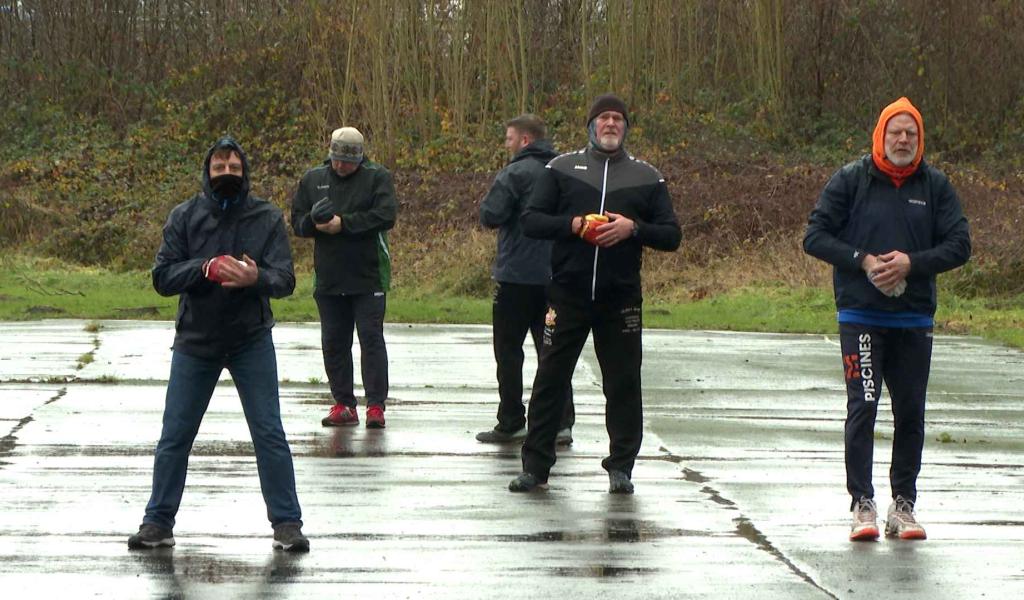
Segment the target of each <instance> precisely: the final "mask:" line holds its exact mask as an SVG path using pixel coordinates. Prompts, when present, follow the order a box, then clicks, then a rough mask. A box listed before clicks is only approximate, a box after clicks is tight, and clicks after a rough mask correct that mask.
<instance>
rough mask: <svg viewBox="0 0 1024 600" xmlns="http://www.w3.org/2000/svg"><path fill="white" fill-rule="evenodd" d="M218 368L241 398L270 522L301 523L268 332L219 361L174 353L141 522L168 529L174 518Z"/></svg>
mask: <svg viewBox="0 0 1024 600" xmlns="http://www.w3.org/2000/svg"><path fill="white" fill-rule="evenodd" d="M224 367H227V369H228V371H229V372H230V373H231V378H232V379H233V380H234V382H235V389H237V390H238V396H239V397H240V398H241V400H242V411H243V412H244V413H245V420H246V423H247V424H248V425H249V434H250V435H251V436H252V443H253V446H254V447H255V450H256V468H257V470H258V471H259V475H260V489H262V490H263V500H264V501H265V502H266V504H267V516H268V518H269V519H270V522H271V524H273V525H277V524H279V523H286V522H299V523H301V522H302V521H301V519H302V510H301V509H300V508H299V499H298V497H297V496H296V494H295V469H294V467H293V466H292V453H291V450H290V449H289V448H288V440H287V439H285V435H284V427H282V425H281V406H280V402H279V398H278V391H277V355H276V353H275V352H274V340H273V337H272V336H271V334H270V332H269V331H268V332H267V333H266V334H265V335H263V336H261V337H259V338H257V339H256V340H255V341H253V342H251V343H249V344H247V345H246V346H245V347H243V348H242V349H241V350H238V351H237V352H233V353H230V354H228V355H227V356H225V357H224V358H222V359H207V358H199V357H196V356H191V355H189V354H184V353H182V352H179V351H177V350H175V351H174V354H173V356H172V357H171V376H170V381H168V383H167V399H166V404H165V406H164V424H163V431H162V432H161V433H160V442H159V443H158V444H157V446H156V459H155V461H154V464H153V495H152V496H151V497H150V499H149V504H147V505H146V516H145V517H143V519H142V522H143V523H152V524H154V525H157V526H160V527H166V528H168V529H170V528H173V527H174V516H175V515H176V514H177V513H178V507H179V506H180V505H181V495H182V492H183V491H184V489H185V472H186V470H187V469H188V455H189V453H190V452H191V451H192V443H193V442H194V441H195V439H196V433H198V432H199V424H200V423H201V422H202V420H203V415H204V414H206V408H207V407H208V406H209V405H210V398H211V397H212V396H213V390H214V388H215V387H216V386H217V379H218V378H220V373H221V371H223V370H224Z"/></svg>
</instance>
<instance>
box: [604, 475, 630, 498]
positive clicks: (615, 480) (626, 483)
mask: <svg viewBox="0 0 1024 600" xmlns="http://www.w3.org/2000/svg"><path fill="white" fill-rule="evenodd" d="M608 493H609V494H632V493H633V482H632V481H630V480H629V475H626V474H625V473H623V472H622V471H608Z"/></svg>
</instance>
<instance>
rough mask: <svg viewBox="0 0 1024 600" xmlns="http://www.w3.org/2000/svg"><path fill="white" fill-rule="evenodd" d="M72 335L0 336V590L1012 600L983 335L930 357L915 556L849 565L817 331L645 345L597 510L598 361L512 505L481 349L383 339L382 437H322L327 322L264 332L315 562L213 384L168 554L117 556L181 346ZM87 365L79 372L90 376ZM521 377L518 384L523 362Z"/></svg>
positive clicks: (131, 328) (483, 342) (1014, 362)
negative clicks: (279, 520) (287, 539)
mask: <svg viewBox="0 0 1024 600" xmlns="http://www.w3.org/2000/svg"><path fill="white" fill-rule="evenodd" d="M82 328H84V323H81V322H74V321H53V322H42V323H38V324H35V326H26V325H25V324H9V325H4V324H0V354H3V356H2V357H0V358H2V360H0V486H2V489H3V490H4V493H3V494H2V495H0V584H2V585H3V589H4V590H5V591H7V590H19V591H25V592H29V593H31V594H32V595H34V596H37V597H53V596H67V595H69V594H68V592H69V591H70V592H74V593H72V594H70V595H81V596H115V597H147V596H148V597H176V598H185V597H187V598H218V597H224V596H227V597H268V598H269V597H274V598H277V597H301V598H310V597H337V596H338V595H339V594H344V595H349V596H354V597H381V598H409V597H415V598H475V597H515V596H518V595H522V591H523V585H524V582H529V584H530V585H531V586H532V587H531V589H533V590H535V593H533V595H535V596H538V597H585V598H588V600H590V599H596V598H620V597H636V594H637V593H638V590H642V594H643V595H642V597H645V598H680V597H721V598H728V597H737V596H741V595H742V596H749V595H751V594H756V595H757V597H758V598H769V599H770V598H787V599H788V598H856V597H888V596H890V595H891V594H892V593H893V590H895V589H898V590H899V596H900V597H901V598H934V597H964V598H967V597H977V596H978V595H979V594H982V593H983V594H985V595H987V596H999V597H1016V596H1022V595H1024V571H1022V570H1021V566H1020V561H1019V557H1020V556H1021V554H1022V552H1024V521H1022V520H1021V519H1020V511H1019V506H1021V505H1022V503H1024V487H1022V486H1021V485H1020V484H1021V482H1022V481H1024V418H1022V417H1024V402H1021V398H1022V397H1021V395H1020V391H1019V389H1018V388H1019V384H1015V383H1014V380H1015V379H1014V378H1017V379H1019V375H1018V373H1017V371H1018V370H1019V365H1020V364H1021V363H1022V360H1021V354H1020V353H1017V352H1014V351H1009V350H1007V349H1005V348H1001V347H998V346H991V345H987V344H984V343H981V342H979V341H977V340H965V339H938V340H937V342H936V349H935V356H936V359H935V368H934V369H933V370H934V374H933V383H932V388H931V391H930V393H931V395H930V400H929V403H930V404H929V415H928V418H929V424H930V425H929V426H930V427H932V428H933V429H932V430H930V431H929V436H928V441H927V443H926V453H925V466H924V469H923V471H922V476H921V480H920V484H919V487H920V489H921V496H920V498H919V515H920V517H921V518H922V521H923V522H924V523H925V525H926V526H927V527H928V528H929V529H928V530H929V538H930V539H929V540H928V541H927V542H924V543H917V544H915V543H909V542H901V541H899V540H895V541H894V540H884V539H883V540H880V541H879V542H878V543H874V544H850V543H849V542H847V541H846V532H847V519H848V512H847V511H848V499H847V498H846V497H845V492H844V490H843V478H844V473H843V461H842V447H841V444H842V426H843V416H844V415H843V410H844V401H843V399H842V398H841V395H842V387H841V386H842V382H841V375H840V373H839V369H838V368H837V365H838V364H839V362H840V361H838V360H837V357H836V356H835V353H836V352H837V349H836V346H835V345H834V343H833V341H834V340H831V341H830V340H829V339H828V338H827V337H822V336H781V335H764V334H754V335H746V334H734V333H714V332H662V331H652V332H646V333H645V356H644V361H645V362H644V378H645V399H644V402H645V415H646V429H645V439H644V445H643V448H642V450H641V455H640V457H639V459H638V461H637V465H636V468H635V470H634V483H635V484H636V488H637V493H636V494H635V495H632V496H618V495H610V494H608V493H607V476H606V474H605V473H604V471H603V470H602V469H601V467H600V461H601V459H602V458H603V457H604V456H605V454H606V453H607V451H608V440H607V434H606V432H605V425H604V416H603V411H604V399H603V397H602V396H601V395H600V385H599V383H600V382H599V377H598V375H597V374H598V372H599V369H598V367H597V364H596V360H595V358H594V356H593V352H592V349H591V348H590V347H589V345H588V347H587V348H586V349H585V351H584V354H583V357H582V359H581V362H580V364H579V367H578V368H577V371H576V374H575V379H574V384H575V386H576V391H577V393H576V403H577V424H576V426H575V427H574V430H573V436H574V438H575V440H576V441H575V443H574V444H573V445H572V446H571V447H569V448H560V449H559V450H558V462H557V464H556V465H555V467H554V469H553V471H552V475H551V481H550V483H551V488H550V490H548V491H546V492H540V493H533V494H525V495H520V494H510V493H509V492H508V491H507V489H506V485H507V483H508V481H509V479H511V478H512V477H513V476H514V475H515V474H516V473H517V472H518V471H519V470H520V468H521V466H520V461H519V448H518V445H517V444H499V445H487V444H480V443H478V442H476V441H475V439H474V438H473V436H474V434H475V433H476V432H478V431H482V430H484V429H486V428H489V427H491V426H493V423H492V420H493V418H494V416H493V415H494V409H495V403H496V390H495V387H496V386H495V385H494V384H493V381H492V378H493V372H494V366H493V359H492V358H491V356H492V353H491V349H490V344H491V340H490V329H489V328H487V327H472V326H471V327H445V326H414V327H408V326H396V327H389V329H388V332H387V335H388V340H389V354H390V356H391V370H392V373H393V377H392V393H391V395H392V396H393V397H392V398H389V403H388V405H389V410H388V413H387V416H388V427H387V429H384V430H367V429H366V428H365V427H364V426H358V427H347V428H324V427H321V426H320V418H321V417H322V414H323V413H324V412H325V411H326V408H327V406H328V405H329V403H330V400H329V393H328V392H327V390H326V385H324V384H318V383H315V382H317V381H325V380H326V378H325V376H324V374H323V371H322V360H321V358H320V355H319V329H318V328H317V327H316V326H315V325H279V326H278V327H277V328H276V329H275V340H276V342H277V345H278V348H279V352H278V356H279V361H280V365H279V371H280V376H281V378H282V387H281V406H282V418H283V420H284V423H285V429H286V432H287V434H288V438H289V441H290V443H291V446H292V450H293V455H294V456H295V469H296V479H297V485H298V491H299V499H300V502H301V503H302V505H303V511H304V517H303V518H304V521H305V528H304V529H305V531H306V533H307V534H309V535H310V537H311V539H312V552H311V553H310V554H308V555H299V556H292V555H289V554H286V553H282V552H275V551H273V550H272V549H271V536H272V532H271V530H270V527H269V524H268V523H267V518H266V509H265V507H264V505H263V502H262V497H261V493H260V487H259V481H258V478H257V476H256V464H255V460H254V458H253V455H252V444H251V442H250V441H249V436H248V431H247V428H246V425H245V422H244V419H243V418H242V416H241V410H240V406H239V403H238V399H237V395H236V393H235V391H234V388H233V386H232V385H231V384H230V382H228V381H226V380H225V381H224V382H223V385H221V386H219V387H218V389H217V392H216V394H215V395H214V399H213V401H212V402H211V405H210V409H209V411H208V413H207V416H206V419H205V420H204V423H203V426H202V428H201V429H200V432H199V436H198V437H197V440H196V443H195V446H194V449H193V454H192V460H191V462H190V471H189V478H188V482H187V485H186V490H185V496H184V498H183V503H182V509H181V511H180V513H179V515H178V524H177V526H176V528H175V537H176V539H177V546H176V547H175V548H173V549H161V550H156V551H146V552H128V551H127V550H126V548H125V539H126V538H127V535H128V534H129V533H131V532H132V531H134V529H135V528H136V527H137V525H138V522H139V519H140V518H141V516H142V509H143V506H144V505H145V502H146V499H147V498H148V494H149V486H150V477H151V469H152V461H153V447H154V444H155V442H156V438H157V436H158V435H159V431H160V419H161V410H162V408H163V397H164V387H165V385H166V382H165V381H164V380H163V378H164V377H166V371H167V366H168V364H167V362H168V359H169V355H168V354H167V351H166V345H160V344H158V345H155V346H154V345H153V343H152V342H147V340H152V339H157V338H160V339H163V338H167V339H169V337H170V335H171V332H170V329H169V325H168V324H161V323H152V322H147V323H132V322H108V323H103V324H102V327H101V328H100V329H99V331H98V332H96V333H95V334H93V333H88V332H84V331H82ZM84 352H91V353H92V356H93V362H91V363H89V364H87V365H84V366H83V365H80V364H79V363H78V359H79V357H80V356H81V355H82V354H83V353H84ZM29 354H32V355H33V356H34V359H33V360H26V359H25V358H24V357H25V356H28V355H29ZM356 354H357V355H358V353H356ZM954 356H955V359H954ZM751 357H756V360H751ZM527 361H528V364H527V370H528V373H527V380H529V376H531V375H532V372H531V371H530V370H531V369H533V368H534V365H533V364H532V363H530V362H529V361H530V353H527ZM80 367H81V368H80ZM356 372H357V373H358V372H359V365H358V364H357V365H356ZM311 382H312V383H311ZM885 402H886V401H885V399H884V398H883V405H884V403H885ZM363 408H364V407H362V406H360V412H361V413H362V412H363ZM886 428H889V430H890V431H891V415H890V414H888V406H887V405H884V410H880V411H879V430H880V434H879V436H878V439H876V445H877V447H876V453H875V455H876V463H877V464H876V470H875V471H876V482H875V485H876V488H877V489H878V495H879V498H880V500H879V504H880V508H881V509H882V510H883V511H884V508H885V504H886V502H884V501H883V500H882V498H884V497H885V495H886V494H887V493H888V490H887V487H888V484H887V482H886V481H885V473H886V471H887V468H888V465H887V464H886V463H887V460H886V459H887V455H888V444H891V442H890V441H888V439H889V438H891V435H890V436H889V438H887V437H886V433H887V431H886ZM942 433H945V434H946V435H945V436H942V435H941V434H942ZM940 440H946V441H945V442H942V441H940ZM325 584H342V585H343V586H344V587H338V586H335V585H325Z"/></svg>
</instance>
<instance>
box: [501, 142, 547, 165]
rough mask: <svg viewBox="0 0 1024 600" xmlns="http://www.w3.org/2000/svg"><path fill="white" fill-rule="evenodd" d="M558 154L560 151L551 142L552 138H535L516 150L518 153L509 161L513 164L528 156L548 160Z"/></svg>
mask: <svg viewBox="0 0 1024 600" xmlns="http://www.w3.org/2000/svg"><path fill="white" fill-rule="evenodd" d="M556 156H558V153H557V152H555V147H554V146H553V145H552V144H551V140H548V139H543V140H534V141H532V142H530V144H529V145H528V146H526V147H525V148H523V149H522V150H520V151H519V152H516V155H515V156H513V157H512V160H510V161H508V162H509V164H511V163H514V162H518V161H521V160H524V159H527V158H539V159H541V160H543V161H544V162H547V161H549V160H551V159H552V158H554V157H556Z"/></svg>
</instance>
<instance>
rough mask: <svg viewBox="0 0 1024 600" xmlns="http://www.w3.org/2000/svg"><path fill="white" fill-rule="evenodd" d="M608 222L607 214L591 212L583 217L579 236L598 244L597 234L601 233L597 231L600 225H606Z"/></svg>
mask: <svg viewBox="0 0 1024 600" xmlns="http://www.w3.org/2000/svg"><path fill="white" fill-rule="evenodd" d="M607 222H608V217H606V216H605V215H598V214H589V215H587V216H585V217H583V221H582V223H581V225H580V233H579V236H580V237H581V238H583V239H584V240H586V241H587V242H590V243H591V244H594V245H595V246H596V245H597V236H599V235H601V234H600V233H599V232H598V231H597V227H598V225H604V224H605V223H607Z"/></svg>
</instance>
